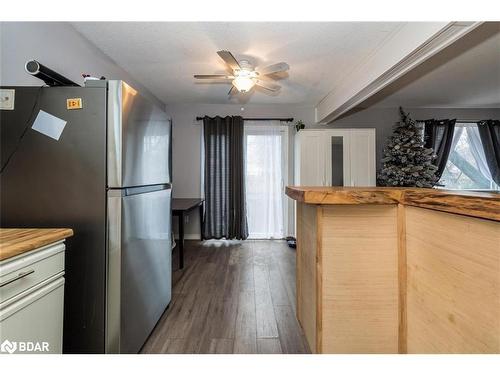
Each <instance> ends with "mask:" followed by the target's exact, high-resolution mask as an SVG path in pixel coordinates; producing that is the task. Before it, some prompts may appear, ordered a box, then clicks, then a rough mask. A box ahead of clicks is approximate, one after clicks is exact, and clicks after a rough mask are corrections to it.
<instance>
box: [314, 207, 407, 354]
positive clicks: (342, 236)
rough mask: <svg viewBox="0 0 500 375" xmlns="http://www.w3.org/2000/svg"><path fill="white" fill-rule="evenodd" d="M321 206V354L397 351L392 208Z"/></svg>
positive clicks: (395, 231)
mask: <svg viewBox="0 0 500 375" xmlns="http://www.w3.org/2000/svg"><path fill="white" fill-rule="evenodd" d="M321 207H322V213H323V214H322V238H321V258H320V264H321V268H322V282H321V284H322V290H321V295H322V309H321V310H322V340H321V341H322V347H321V348H320V350H319V351H320V352H322V353H398V321H399V319H398V222H397V215H398V209H397V206H396V205H357V206H341V205H324V206H321Z"/></svg>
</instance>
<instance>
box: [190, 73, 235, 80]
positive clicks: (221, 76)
mask: <svg viewBox="0 0 500 375" xmlns="http://www.w3.org/2000/svg"><path fill="white" fill-rule="evenodd" d="M193 77H194V78H196V79H233V78H234V77H233V76H228V75H227V74H195V75H194V76H193Z"/></svg>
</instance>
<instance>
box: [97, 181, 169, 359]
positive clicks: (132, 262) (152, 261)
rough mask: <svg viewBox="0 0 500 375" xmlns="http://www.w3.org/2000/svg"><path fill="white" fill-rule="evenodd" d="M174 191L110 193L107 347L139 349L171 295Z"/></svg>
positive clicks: (158, 188) (160, 188)
mask: <svg viewBox="0 0 500 375" xmlns="http://www.w3.org/2000/svg"><path fill="white" fill-rule="evenodd" d="M171 256H172V251H171V190H170V188H169V187H168V185H162V186H154V187H140V188H132V189H116V190H110V191H109V192H108V280H107V286H108V288H107V313H106V315H107V321H106V352H108V353H137V352H138V351H139V350H140V349H141V347H142V345H143V344H144V342H145V341H146V339H147V337H148V336H149V334H150V333H151V331H152V330H153V328H154V326H155V325H156V323H157V322H158V320H159V319H160V317H161V315H162V314H163V312H164V311H165V309H166V308H167V306H168V304H169V303H170V299H171V286H172V271H171V270H172V262H171Z"/></svg>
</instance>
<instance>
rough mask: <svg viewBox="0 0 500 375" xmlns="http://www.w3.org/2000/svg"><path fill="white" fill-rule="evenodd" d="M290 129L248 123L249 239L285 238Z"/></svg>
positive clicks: (264, 123)
mask: <svg viewBox="0 0 500 375" xmlns="http://www.w3.org/2000/svg"><path fill="white" fill-rule="evenodd" d="M287 176H288V128H287V127H286V126H284V125H281V124H280V122H279V121H265V122H264V121H245V177H246V181H245V185H246V188H245V189H246V204H247V220H248V233H249V238H254V239H267V238H284V237H285V233H286V230H287V228H286V226H287V211H288V209H287V202H286V197H285V191H284V189H285V185H286V182H287V180H288V179H287Z"/></svg>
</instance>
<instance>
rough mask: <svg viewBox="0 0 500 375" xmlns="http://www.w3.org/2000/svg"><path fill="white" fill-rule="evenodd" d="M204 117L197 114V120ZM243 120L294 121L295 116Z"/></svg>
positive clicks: (247, 119) (245, 119) (244, 119)
mask: <svg viewBox="0 0 500 375" xmlns="http://www.w3.org/2000/svg"><path fill="white" fill-rule="evenodd" d="M203 118H204V117H200V116H197V117H196V121H201V120H203ZM243 121H283V122H292V121H293V117H290V118H279V117H269V118H252V117H249V118H243Z"/></svg>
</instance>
